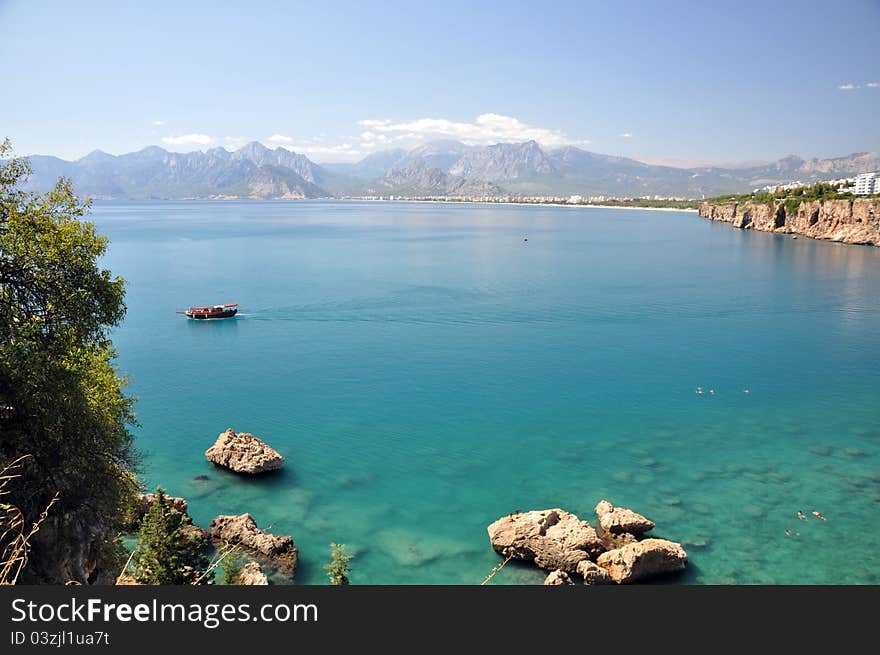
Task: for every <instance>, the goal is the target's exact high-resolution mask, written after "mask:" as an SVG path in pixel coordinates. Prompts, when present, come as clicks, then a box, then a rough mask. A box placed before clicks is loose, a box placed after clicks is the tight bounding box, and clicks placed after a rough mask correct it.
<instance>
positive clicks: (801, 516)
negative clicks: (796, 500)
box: [798, 510, 807, 521]
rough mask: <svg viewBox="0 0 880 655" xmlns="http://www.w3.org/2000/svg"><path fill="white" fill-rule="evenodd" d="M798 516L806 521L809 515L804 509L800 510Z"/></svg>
mask: <svg viewBox="0 0 880 655" xmlns="http://www.w3.org/2000/svg"><path fill="white" fill-rule="evenodd" d="M798 518H799V519H800V520H801V521H806V520H807V515H806V514H804V513H803V512H802V511H800V510H798Z"/></svg>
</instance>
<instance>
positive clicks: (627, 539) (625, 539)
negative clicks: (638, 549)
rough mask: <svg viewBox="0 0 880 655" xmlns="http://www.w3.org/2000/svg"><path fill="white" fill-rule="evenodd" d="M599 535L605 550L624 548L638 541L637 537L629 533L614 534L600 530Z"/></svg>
mask: <svg viewBox="0 0 880 655" xmlns="http://www.w3.org/2000/svg"><path fill="white" fill-rule="evenodd" d="M597 533H598V535H599V539H600V540H601V541H602V545H603V546H604V547H605V550H614V549H615V548H623V547H624V546H626V545H628V544H634V543H635V542H637V541H638V539H637V538H636V536H635V535H634V534H630V533H629V532H621V533H620V534H614V533H613V532H607V531H605V530H602V529H599V530H597Z"/></svg>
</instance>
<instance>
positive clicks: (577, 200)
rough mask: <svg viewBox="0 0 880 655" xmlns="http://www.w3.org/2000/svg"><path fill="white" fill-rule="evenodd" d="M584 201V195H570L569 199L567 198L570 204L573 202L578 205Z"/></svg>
mask: <svg viewBox="0 0 880 655" xmlns="http://www.w3.org/2000/svg"><path fill="white" fill-rule="evenodd" d="M583 201H584V197H583V196H569V197H568V200H567V201H566V202H568V203H570V204H572V205H577V204H579V203H581V202H583Z"/></svg>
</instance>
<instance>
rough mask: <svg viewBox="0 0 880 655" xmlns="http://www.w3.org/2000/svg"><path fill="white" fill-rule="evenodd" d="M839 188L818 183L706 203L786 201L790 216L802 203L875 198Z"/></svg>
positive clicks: (735, 196) (717, 197)
mask: <svg viewBox="0 0 880 655" xmlns="http://www.w3.org/2000/svg"><path fill="white" fill-rule="evenodd" d="M838 189H839V187H838V186H837V185H835V184H831V183H830V182H816V183H815V184H807V185H804V186H800V187H795V188H794V189H782V190H780V191H776V192H774V193H770V192H761V193H743V194H738V195H737V194H727V195H723V196H716V197H714V198H709V199H708V200H706V201H705V202H707V203H709V204H710V205H722V204H725V203H729V202H739V203H743V202H751V203H752V204H762V205H773V204H775V203H777V202H779V201H780V200H782V201H784V203H785V209H786V211H787V212H788V214H789V215H793V214H796V213H797V211H798V208H799V207H800V204H801V203H802V202H813V201H816V200H848V199H852V198H856V197H860V198H873V197H877V196H878V194H875V195H874V196H855V195H853V194H852V193H850V192H849V191H846V192H843V193H841V192H839V191H838Z"/></svg>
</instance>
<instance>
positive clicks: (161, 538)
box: [132, 487, 213, 585]
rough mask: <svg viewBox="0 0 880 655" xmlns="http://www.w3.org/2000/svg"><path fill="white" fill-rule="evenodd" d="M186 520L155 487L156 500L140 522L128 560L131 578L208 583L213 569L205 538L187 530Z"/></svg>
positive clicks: (155, 581) (168, 583) (166, 581)
mask: <svg viewBox="0 0 880 655" xmlns="http://www.w3.org/2000/svg"><path fill="white" fill-rule="evenodd" d="M189 525H190V520H189V518H188V517H187V516H186V515H185V514H181V513H180V512H178V511H177V510H176V509H174V508H173V507H172V506H171V503H170V502H168V497H167V496H166V495H165V491H164V490H163V489H162V488H161V487H160V488H158V489H156V500H155V501H154V502H153V504H152V505H150V509H149V511H148V512H147V514H146V516H145V517H144V519H143V521H142V522H141V529H140V532H139V534H138V536H139V540H138V546H137V550H136V551H135V553H134V558H133V559H132V564H133V567H134V578H135V580H137V581H138V582H139V583H141V584H160V585H186V584H193V583H195V582H196V581H197V580H199V579H200V578H201V580H199V581H200V582H203V583H207V582H209V581H210V580H211V579H212V577H213V571H212V572H209V573H208V574H207V575H203V574H204V572H205V571H207V570H208V567H209V566H210V565H211V562H210V560H209V559H208V558H207V556H206V555H205V550H207V548H208V547H210V543H209V541H208V539H207V538H206V537H205V536H204V535H203V534H202V533H201V532H198V531H196V530H187V529H186V528H187V527H188V526H189Z"/></svg>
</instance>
